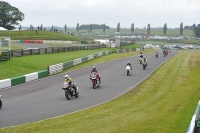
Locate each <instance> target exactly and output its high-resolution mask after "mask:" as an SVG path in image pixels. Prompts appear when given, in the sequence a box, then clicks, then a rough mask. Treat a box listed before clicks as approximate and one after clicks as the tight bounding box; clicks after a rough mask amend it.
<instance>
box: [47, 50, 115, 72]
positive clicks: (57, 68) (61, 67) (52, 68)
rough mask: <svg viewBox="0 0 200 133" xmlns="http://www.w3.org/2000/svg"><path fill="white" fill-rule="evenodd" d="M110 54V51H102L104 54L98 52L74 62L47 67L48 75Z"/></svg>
mask: <svg viewBox="0 0 200 133" xmlns="http://www.w3.org/2000/svg"><path fill="white" fill-rule="evenodd" d="M111 53H112V51H104V52H99V53H96V54H91V55H88V56H85V57H81V58H77V59H74V60H70V61H67V62H64V63H59V64H55V65H51V66H49V67H48V70H49V75H53V74H56V73H58V72H61V71H63V70H65V69H68V68H70V67H72V66H75V65H78V64H80V63H84V62H87V61H89V60H92V59H95V58H98V57H100V56H103V55H107V54H111Z"/></svg>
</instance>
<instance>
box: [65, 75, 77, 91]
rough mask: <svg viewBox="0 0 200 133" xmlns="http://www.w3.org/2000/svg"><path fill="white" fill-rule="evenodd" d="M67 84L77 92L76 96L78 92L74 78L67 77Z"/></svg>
mask: <svg viewBox="0 0 200 133" xmlns="http://www.w3.org/2000/svg"><path fill="white" fill-rule="evenodd" d="M65 82H67V83H68V84H69V85H70V87H72V88H73V89H74V90H75V94H76V91H77V88H76V85H75V84H74V82H73V81H72V78H71V77H69V75H65Z"/></svg>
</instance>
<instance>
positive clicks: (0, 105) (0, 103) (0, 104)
mask: <svg viewBox="0 0 200 133" xmlns="http://www.w3.org/2000/svg"><path fill="white" fill-rule="evenodd" d="M2 105H3V103H2V101H1V95H0V109H1V107H2Z"/></svg>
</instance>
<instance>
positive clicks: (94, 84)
mask: <svg viewBox="0 0 200 133" xmlns="http://www.w3.org/2000/svg"><path fill="white" fill-rule="evenodd" d="M95 82H96V81H95V80H93V82H92V87H93V89H95V88H96V83H95Z"/></svg>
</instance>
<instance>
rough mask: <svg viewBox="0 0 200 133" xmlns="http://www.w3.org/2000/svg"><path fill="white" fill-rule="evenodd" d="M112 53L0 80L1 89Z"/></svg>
mask: <svg viewBox="0 0 200 133" xmlns="http://www.w3.org/2000/svg"><path fill="white" fill-rule="evenodd" d="M111 53H112V51H103V52H98V53H96V54H91V55H88V56H85V57H80V58H77V59H74V60H70V61H67V62H64V63H60V64H56V65H51V66H49V67H48V70H43V71H39V72H33V73H30V74H26V75H22V76H17V77H13V78H8V79H3V80H0V89H3V88H6V87H11V86H15V85H19V84H23V83H26V82H29V81H32V80H36V79H41V78H44V77H47V76H49V75H52V74H56V73H58V72H61V71H63V70H65V69H68V68H70V67H72V66H75V65H78V64H80V63H83V62H87V61H89V60H92V59H95V58H97V57H100V56H103V55H107V54H111Z"/></svg>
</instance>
